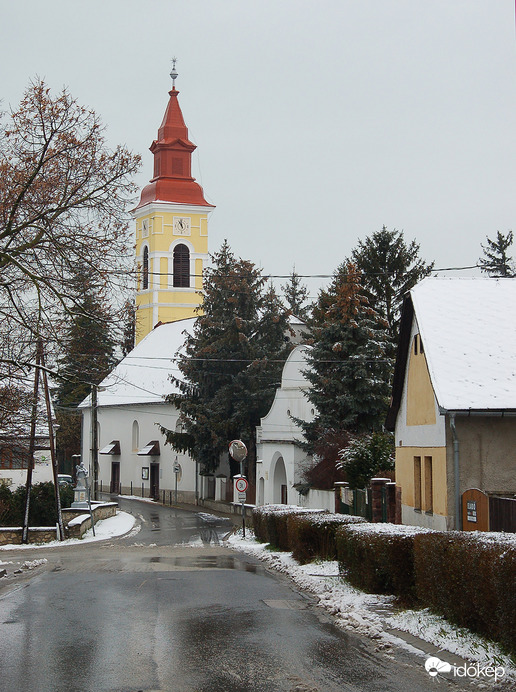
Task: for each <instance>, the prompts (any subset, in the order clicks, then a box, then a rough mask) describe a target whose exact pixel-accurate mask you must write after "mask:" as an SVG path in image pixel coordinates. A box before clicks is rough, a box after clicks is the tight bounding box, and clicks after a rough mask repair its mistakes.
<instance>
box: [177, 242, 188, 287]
mask: <svg viewBox="0 0 516 692" xmlns="http://www.w3.org/2000/svg"><path fill="white" fill-rule="evenodd" d="M173 286H174V288H190V250H189V249H188V248H187V247H186V245H183V244H182V243H181V244H180V245H176V247H175V248H174V281H173Z"/></svg>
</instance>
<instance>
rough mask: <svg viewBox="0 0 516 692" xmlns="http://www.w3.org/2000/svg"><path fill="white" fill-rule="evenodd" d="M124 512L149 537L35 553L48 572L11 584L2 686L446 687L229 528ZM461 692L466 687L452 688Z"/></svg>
mask: <svg viewBox="0 0 516 692" xmlns="http://www.w3.org/2000/svg"><path fill="white" fill-rule="evenodd" d="M120 504H121V507H122V509H124V510H126V511H131V512H132V513H133V514H135V515H136V516H137V517H138V521H139V522H140V524H141V530H140V532H139V533H137V534H136V535H131V534H129V536H127V537H123V538H119V539H112V540H108V541H104V542H101V543H89V544H83V545H79V546H73V547H65V546H63V547H58V548H54V549H50V548H47V549H45V548H42V549H39V550H34V551H24V552H23V555H22V558H21V559H24V560H28V559H34V558H38V559H41V558H46V559H47V560H48V562H47V563H45V564H44V565H42V566H40V567H37V568H36V569H35V570H34V571H33V572H31V573H28V574H24V575H21V576H20V577H19V578H18V580H11V581H10V582H9V583H7V584H6V583H5V582H6V580H2V581H1V582H0V690H2V691H3V690H6V691H7V690H9V691H11V690H13V691H17V692H25V691H30V692H33V691H38V692H43V691H47V690H48V691H52V692H61V691H63V692H90V691H91V692H96V691H97V690H99V691H100V690H111V691H116V692H122V691H123V692H137V691H138V690H141V691H142V692H151V691H158V690H160V691H167V692H205V691H206V692H237V691H244V690H253V691H254V690H256V691H258V692H260V691H263V692H276V691H278V692H284V691H288V692H334V691H337V690H339V691H348V690H349V691H351V690H371V691H378V692H389V691H392V692H405V691H406V692H419V691H421V692H427V691H428V690H431V689H434V685H432V683H433V682H434V681H433V680H431V679H429V676H428V674H427V673H426V672H425V670H424V667H423V665H422V663H421V659H418V658H415V657H412V656H411V655H409V654H407V653H404V652H397V653H396V655H395V656H393V655H392V652H391V654H390V655H386V654H385V653H384V652H381V651H376V650H375V644H374V643H373V642H370V641H369V640H366V639H360V638H358V637H356V636H354V635H350V634H347V633H345V632H342V631H340V630H338V629H337V628H336V627H334V625H333V624H332V622H331V619H330V618H329V616H327V615H325V614H324V613H323V612H322V611H321V610H320V609H319V608H317V607H316V606H315V604H314V603H313V602H312V600H311V599H310V598H309V597H308V596H306V595H304V594H302V593H300V592H298V591H296V590H295V589H294V588H293V586H292V585H291V583H290V582H289V581H288V580H287V579H285V578H282V577H279V576H277V575H273V574H271V573H270V572H269V571H267V570H266V569H265V568H264V566H263V565H262V564H261V563H259V562H258V561H256V560H254V559H252V558H250V557H248V556H245V555H243V554H240V553H236V552H234V551H231V550H228V549H227V548H225V547H224V546H223V545H221V540H222V537H223V536H224V535H225V534H227V533H228V531H229V530H230V529H231V527H232V524H231V522H230V521H229V520H226V519H217V518H214V517H212V516H209V515H203V514H196V513H193V512H187V511H181V510H176V509H172V508H166V507H161V506H158V505H151V504H147V503H142V502H138V501H128V500H122V501H121V503H120ZM21 552H22V551H19V550H18V551H12V552H10V551H9V552H2V553H1V555H0V559H2V560H4V561H7V560H9V559H17V558H19V557H20V553H21ZM450 688H451V689H462V688H460V687H459V686H458V685H456V684H455V683H453V682H447V681H444V680H443V681H442V682H441V684H440V685H439V689H440V690H446V689H450ZM464 689H466V688H464ZM467 689H471V687H469V688H467Z"/></svg>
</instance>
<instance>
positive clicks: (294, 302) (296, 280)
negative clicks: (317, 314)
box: [281, 267, 310, 320]
mask: <svg viewBox="0 0 516 692" xmlns="http://www.w3.org/2000/svg"><path fill="white" fill-rule="evenodd" d="M281 290H282V291H283V295H284V296H285V300H286V302H287V305H288V307H289V308H290V311H291V312H292V314H293V315H295V317H299V319H301V320H307V319H308V317H309V312H310V311H309V308H308V306H307V300H308V289H307V288H306V286H305V285H304V284H303V283H302V282H301V278H300V276H299V274H298V273H297V272H296V268H295V267H294V268H293V269H292V273H291V274H290V276H289V280H288V283H286V284H283V285H282V286H281Z"/></svg>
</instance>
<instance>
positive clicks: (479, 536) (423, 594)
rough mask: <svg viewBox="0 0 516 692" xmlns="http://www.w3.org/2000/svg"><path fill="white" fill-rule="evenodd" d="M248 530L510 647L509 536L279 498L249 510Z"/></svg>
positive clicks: (514, 641) (512, 562) (515, 561)
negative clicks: (370, 517)
mask: <svg viewBox="0 0 516 692" xmlns="http://www.w3.org/2000/svg"><path fill="white" fill-rule="evenodd" d="M253 523H254V529H255V535H256V538H257V539H258V540H259V541H262V542H267V543H270V544H271V546H272V547H274V548H276V549H279V550H288V551H292V554H293V557H294V558H296V559H297V560H298V561H299V562H300V563H306V562H310V561H311V560H314V559H316V558H320V559H330V560H332V559H335V558H336V559H337V560H338V562H339V569H340V572H341V574H343V575H345V577H346V579H347V580H348V581H349V582H350V583H351V584H353V585H354V586H356V587H358V588H360V589H362V590H364V591H367V592H370V593H382V594H383V593H388V594H393V595H395V596H396V597H397V598H398V600H399V601H400V602H401V603H403V604H404V605H407V606H410V605H414V606H419V607H424V608H429V609H430V610H431V611H433V612H435V613H437V614H439V615H441V616H443V617H445V618H447V619H448V620H450V621H451V622H454V623H455V624H457V625H459V626H462V627H467V628H468V629H470V630H471V631H473V632H476V633H477V634H480V635H483V636H486V637H488V638H490V639H492V640H494V641H497V642H499V643H500V644H502V646H504V647H505V649H506V650H507V651H508V652H509V653H511V654H513V655H515V654H516V537H515V536H514V535H513V534H508V535H506V534H491V533H476V532H475V533H462V532H445V533H440V532H437V531H430V530H429V529H425V528H422V527H416V526H401V525H394V524H370V523H367V522H365V520H364V519H362V517H354V516H350V515H344V514H343V515H341V514H337V515H336V514H330V513H329V512H327V511H325V510H320V511H317V510H306V509H303V508H300V507H290V506H285V505H267V506H265V507H257V508H256V509H254V510H253Z"/></svg>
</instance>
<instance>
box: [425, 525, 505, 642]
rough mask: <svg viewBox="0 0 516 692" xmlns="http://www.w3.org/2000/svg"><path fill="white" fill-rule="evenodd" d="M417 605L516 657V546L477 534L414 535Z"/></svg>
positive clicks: (496, 537) (487, 535) (495, 537)
mask: <svg viewBox="0 0 516 692" xmlns="http://www.w3.org/2000/svg"><path fill="white" fill-rule="evenodd" d="M414 566H415V578H416V588H417V597H418V600H419V603H420V604H421V605H423V606H425V607H427V608H430V609H431V610H432V611H434V612H436V613H439V614H440V615H443V616H445V617H446V618H447V619H448V620H450V621H452V622H454V623H455V624H457V625H460V626H462V627H467V628H468V629H470V630H472V631H473V632H476V633H478V634H481V635H483V636H486V637H489V638H490V639H494V640H495V641H498V642H500V643H501V644H502V645H503V646H504V647H505V648H506V649H507V650H508V651H510V652H511V653H513V654H516V541H515V540H514V537H513V538H512V539H511V537H510V536H503V535H500V534H497V535H496V536H494V535H493V534H489V533H487V534H478V533H476V532H475V533H474V534H471V533H460V532H455V531H454V532H450V533H432V534H427V535H419V536H416V538H415V540H414Z"/></svg>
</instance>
